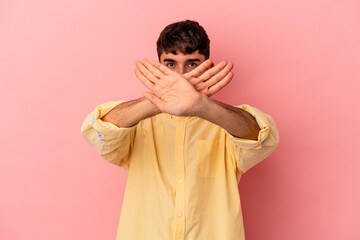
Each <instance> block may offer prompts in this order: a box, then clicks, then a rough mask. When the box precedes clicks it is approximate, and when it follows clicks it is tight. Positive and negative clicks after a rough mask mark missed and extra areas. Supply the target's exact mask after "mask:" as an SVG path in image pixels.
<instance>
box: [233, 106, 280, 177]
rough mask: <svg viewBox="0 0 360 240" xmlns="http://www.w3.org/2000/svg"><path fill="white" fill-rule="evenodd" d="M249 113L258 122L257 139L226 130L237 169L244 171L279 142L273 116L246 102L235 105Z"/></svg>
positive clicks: (262, 157)
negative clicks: (234, 134)
mask: <svg viewBox="0 0 360 240" xmlns="http://www.w3.org/2000/svg"><path fill="white" fill-rule="evenodd" d="M235 107H238V108H241V109H243V110H245V111H247V112H248V113H250V114H251V115H252V116H253V117H254V118H255V119H256V122H257V123H258V125H259V127H260V129H261V130H260V131H259V134H258V139H257V140H250V139H242V138H237V137H234V136H233V135H231V134H230V133H229V132H227V131H226V133H227V134H226V135H227V137H228V141H227V142H228V143H229V144H231V147H232V150H233V153H234V155H235V161H236V166H237V169H238V170H239V171H240V172H242V173H245V172H247V171H248V170H249V169H250V168H252V167H253V166H255V165H256V164H258V163H259V162H261V161H262V160H264V159H265V158H266V157H268V156H269V155H270V154H271V153H272V152H273V151H274V150H275V148H276V147H277V145H278V144H279V133H278V130H277V127H276V125H275V122H274V120H273V118H272V117H271V116H270V115H268V114H266V113H263V112H261V111H260V110H259V109H257V108H255V107H252V106H250V105H248V104H242V105H240V106H235Z"/></svg>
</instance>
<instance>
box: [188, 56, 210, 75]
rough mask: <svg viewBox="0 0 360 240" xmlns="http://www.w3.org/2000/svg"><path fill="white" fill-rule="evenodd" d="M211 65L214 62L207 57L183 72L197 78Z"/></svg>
mask: <svg viewBox="0 0 360 240" xmlns="http://www.w3.org/2000/svg"><path fill="white" fill-rule="evenodd" d="M212 66H214V63H213V62H212V61H211V60H210V59H207V60H205V61H204V62H202V63H201V64H200V65H199V66H197V67H196V68H195V69H194V70H192V71H190V72H188V73H185V74H184V76H185V77H186V76H189V77H195V78H197V77H199V76H200V75H201V74H203V73H204V72H205V71H206V70H208V69H209V68H211V67H212Z"/></svg>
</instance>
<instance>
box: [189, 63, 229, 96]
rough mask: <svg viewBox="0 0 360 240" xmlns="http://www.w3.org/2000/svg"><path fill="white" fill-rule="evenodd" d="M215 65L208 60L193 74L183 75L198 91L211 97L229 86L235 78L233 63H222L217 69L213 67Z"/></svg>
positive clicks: (193, 71)
mask: <svg viewBox="0 0 360 240" xmlns="http://www.w3.org/2000/svg"><path fill="white" fill-rule="evenodd" d="M213 65H214V64H213V63H212V62H211V60H210V59H207V60H206V61H204V62H203V63H201V64H200V65H199V66H198V67H196V68H195V69H194V70H192V71H191V72H188V73H185V74H183V76H184V77H185V78H186V79H187V80H188V81H189V82H190V83H191V84H192V85H193V86H194V87H195V89H196V90H197V91H199V92H201V93H204V94H206V95H207V96H209V97H210V96H211V95H213V94H215V93H217V92H218V91H220V90H221V89H223V88H224V87H225V86H226V85H227V84H229V83H230V81H231V80H232V78H233V76H234V73H233V72H231V70H232V68H233V64H232V63H231V62H226V61H222V62H220V63H218V64H217V65H216V66H215V67H212V66H213Z"/></svg>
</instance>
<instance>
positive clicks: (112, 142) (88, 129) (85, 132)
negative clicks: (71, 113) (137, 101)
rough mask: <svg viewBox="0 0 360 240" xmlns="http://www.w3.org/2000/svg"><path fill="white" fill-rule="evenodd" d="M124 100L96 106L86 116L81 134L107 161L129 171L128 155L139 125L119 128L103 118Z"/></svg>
mask: <svg viewBox="0 0 360 240" xmlns="http://www.w3.org/2000/svg"><path fill="white" fill-rule="evenodd" d="M122 102H124V101H111V102H107V103H104V104H100V105H98V106H96V108H95V110H94V111H92V112H91V113H90V114H89V115H87V116H86V118H85V120H84V122H83V124H82V126H81V134H82V136H83V137H84V138H85V139H86V140H87V141H88V142H89V143H90V144H91V145H92V146H93V147H94V148H95V149H96V151H97V152H98V153H99V154H100V155H101V156H102V157H103V158H104V159H105V160H106V161H108V162H110V163H113V164H115V165H118V166H120V167H123V168H124V169H125V170H126V171H127V170H128V168H129V164H130V162H129V159H128V155H129V152H130V151H131V147H132V143H133V139H134V136H135V134H136V126H137V125H134V126H132V127H129V128H119V127H118V126H116V125H114V124H112V123H110V122H105V121H102V120H101V118H102V117H103V116H105V115H106V114H107V113H108V112H110V111H111V110H112V109H113V108H115V107H116V106H117V105H119V104H120V103H122Z"/></svg>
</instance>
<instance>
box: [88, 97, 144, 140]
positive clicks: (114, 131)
mask: <svg viewBox="0 0 360 240" xmlns="http://www.w3.org/2000/svg"><path fill="white" fill-rule="evenodd" d="M122 102H125V101H110V102H107V103H104V104H100V105H98V106H96V108H95V110H94V112H93V117H92V122H91V125H92V127H93V128H94V129H95V130H96V131H97V133H98V135H99V138H100V141H104V140H108V139H114V138H122V137H123V136H125V135H126V134H128V133H129V132H130V131H131V130H132V129H133V128H135V127H136V125H137V124H135V125H134V126H131V127H128V128H120V127H118V126H116V125H115V124H112V123H110V122H105V121H103V120H101V118H102V117H103V116H105V115H106V114H107V113H108V112H110V111H111V110H112V109H113V108H115V107H116V106H117V105H119V104H120V103H122Z"/></svg>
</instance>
